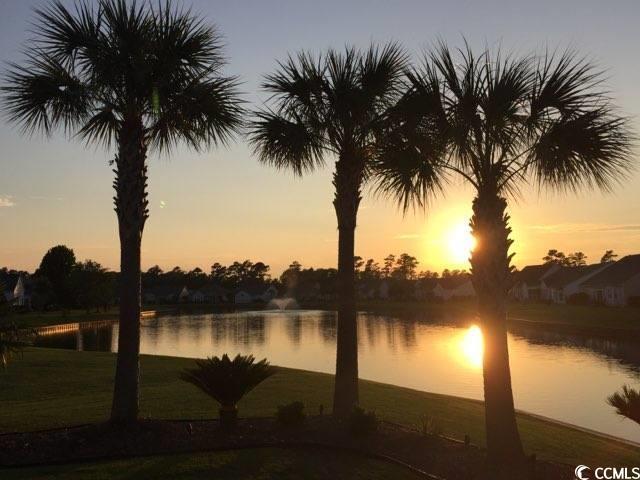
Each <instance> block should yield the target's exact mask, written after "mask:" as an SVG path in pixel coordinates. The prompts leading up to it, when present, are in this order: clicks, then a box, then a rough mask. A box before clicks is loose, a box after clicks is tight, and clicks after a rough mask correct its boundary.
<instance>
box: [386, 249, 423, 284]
mask: <svg viewBox="0 0 640 480" xmlns="http://www.w3.org/2000/svg"><path fill="white" fill-rule="evenodd" d="M418 264H419V262H418V260H417V259H416V257H412V256H411V255H409V254H408V253H402V254H401V255H400V256H399V257H398V259H397V260H396V266H395V268H394V269H393V272H392V276H393V277H395V278H400V279H402V280H413V279H414V278H415V276H416V269H417V268H418Z"/></svg>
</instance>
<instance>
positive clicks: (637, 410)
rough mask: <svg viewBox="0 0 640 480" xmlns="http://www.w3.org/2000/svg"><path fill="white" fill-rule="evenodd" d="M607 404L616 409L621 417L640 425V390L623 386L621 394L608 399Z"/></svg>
mask: <svg viewBox="0 0 640 480" xmlns="http://www.w3.org/2000/svg"><path fill="white" fill-rule="evenodd" d="M607 403H608V404H609V405H611V406H612V407H614V408H615V409H616V413H617V414H618V415H620V416H621V417H625V418H628V419H629V420H633V421H634V422H636V423H638V424H640V390H635V389H633V388H631V387H630V386H628V385H623V387H622V390H621V391H620V392H615V393H614V394H613V395H611V396H610V397H608V398H607Z"/></svg>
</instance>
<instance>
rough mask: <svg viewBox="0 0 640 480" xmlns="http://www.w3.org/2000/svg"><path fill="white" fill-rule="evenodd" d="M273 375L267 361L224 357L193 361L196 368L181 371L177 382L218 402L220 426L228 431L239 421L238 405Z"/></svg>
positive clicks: (274, 370) (239, 356) (251, 357)
mask: <svg viewBox="0 0 640 480" xmlns="http://www.w3.org/2000/svg"><path fill="white" fill-rule="evenodd" d="M276 372H277V370H276V368H275V367H272V366H271V365H269V362H267V359H266V358H263V359H262V360H260V361H259V362H256V361H255V358H254V357H253V355H247V356H243V355H240V354H238V355H236V357H235V358H234V359H233V360H231V359H230V358H229V356H228V355H227V354H226V353H225V354H224V355H222V357H220V358H218V357H209V358H206V359H204V360H196V368H185V369H184V370H182V372H180V379H181V380H184V381H185V382H188V383H191V384H192V385H195V386H196V387H198V388H199V389H200V390H202V391H203V392H204V393H206V394H207V395H209V396H210V397H211V398H213V399H214V400H215V401H217V402H218V403H219V404H220V411H219V414H220V423H221V425H222V426H223V427H225V428H230V429H231V428H233V427H235V426H236V423H237V421H238V402H239V401H240V400H242V397H244V396H245V395H246V394H247V393H249V392H250V391H251V390H253V389H254V388H255V387H257V386H258V385H259V384H261V383H262V382H263V381H265V380H266V379H267V378H269V377H271V376H272V375H275V374H276Z"/></svg>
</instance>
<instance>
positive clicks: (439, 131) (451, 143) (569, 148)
mask: <svg viewBox="0 0 640 480" xmlns="http://www.w3.org/2000/svg"><path fill="white" fill-rule="evenodd" d="M454 57H457V58H454ZM407 80H408V90H407V92H406V94H405V95H404V96H403V98H402V100H401V101H400V102H398V105H397V106H396V108H395V111H394V112H393V114H391V115H390V119H391V120H390V126H389V127H388V128H390V129H391V133H390V134H389V135H387V136H386V137H385V138H387V145H386V146H385V147H384V148H385V150H386V153H384V154H382V155H381V156H380V157H379V163H380V164H379V165H378V166H377V169H376V171H377V172H378V173H379V174H380V175H381V177H380V178H381V180H380V183H379V188H380V189H381V190H382V191H383V192H385V193H387V194H390V195H392V196H395V197H396V199H397V200H398V201H400V202H403V204H404V205H405V207H406V206H407V205H409V204H411V203H412V201H418V202H420V203H421V202H422V200H423V198H424V192H425V189H424V187H423V182H422V181H421V178H422V172H423V170H425V169H426V171H427V172H428V174H429V176H432V175H433V174H434V171H435V172H436V174H438V175H441V176H442V177H443V178H448V176H449V175H448V174H455V175H459V176H460V177H462V178H463V179H464V180H465V181H466V182H468V183H469V184H470V185H471V186H472V187H473V188H474V189H475V192H476V195H475V199H474V200H473V216H472V218H471V224H470V225H471V228H472V233H473V235H474V237H475V239H476V242H477V246H476V248H475V249H474V251H473V252H472V254H471V258H470V262H471V267H472V273H473V284H474V287H475V290H476V292H477V296H478V313H479V317H480V321H481V323H482V329H483V333H484V342H485V349H484V352H485V353H484V360H483V372H484V395H485V413H486V431H487V447H488V450H489V455H490V458H491V459H493V460H494V461H495V462H497V463H498V464H502V463H504V461H510V460H516V461H517V460H519V459H521V458H522V455H523V451H522V444H521V442H520V437H519V433H518V428H517V425H516V419H515V411H514V404H513V394H512V389H511V375H510V369H509V352H508V348H507V330H506V300H507V293H508V291H509V289H510V287H511V285H512V275H511V271H512V266H511V259H512V257H513V255H514V254H513V253H510V252H509V249H510V247H511V245H512V240H511V239H510V238H509V236H510V233H511V228H510V226H509V215H508V213H507V198H509V197H512V196H513V195H516V194H518V192H519V187H521V186H522V185H526V184H527V183H528V182H531V183H534V184H537V185H539V186H546V187H550V188H552V189H556V190H573V191H576V190H579V189H581V188H584V187H587V188H591V187H598V188H601V189H604V190H608V189H610V188H611V187H612V186H613V185H614V184H615V183H616V182H617V181H620V180H622V179H623V178H624V176H625V173H627V172H628V170H629V168H630V166H631V165H630V162H631V158H630V146H631V142H632V137H631V135H630V132H629V129H628V122H627V120H626V119H625V118H623V117H620V116H619V115H618V114H616V110H615V108H614V107H613V106H612V104H611V102H610V100H609V98H608V97H607V96H606V94H605V92H604V90H603V89H602V86H601V75H600V73H599V72H597V71H596V70H594V67H593V66H592V65H590V64H589V63H588V62H586V61H584V60H582V59H580V58H577V57H576V55H575V54H574V53H572V52H565V53H562V54H546V55H543V56H533V55H530V56H525V57H523V58H516V57H503V56H501V55H500V54H497V55H492V54H490V53H488V52H483V53H482V54H481V55H475V54H474V53H473V52H472V51H471V50H470V49H469V48H468V47H467V48H466V49H463V50H460V51H459V52H458V55H457V56H456V55H454V54H452V52H451V51H450V49H449V48H448V47H447V46H446V45H444V44H442V43H441V44H439V45H438V46H437V47H436V48H435V49H434V51H433V52H432V53H430V54H427V56H426V58H425V59H424V63H423V66H422V67H421V68H419V69H414V70H412V71H410V72H408V74H407ZM425 165H430V166H431V167H430V168H427V167H426V166H425Z"/></svg>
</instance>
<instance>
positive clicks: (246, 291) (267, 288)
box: [234, 282, 278, 304]
mask: <svg viewBox="0 0 640 480" xmlns="http://www.w3.org/2000/svg"><path fill="white" fill-rule="evenodd" d="M277 295H278V290H276V288H275V287H274V286H273V285H266V284H264V283H260V282H245V283H243V284H241V285H240V286H239V287H238V288H237V289H236V292H235V295H234V302H235V303H237V304H248V303H254V302H263V303H268V302H270V301H271V300H273V299H274V298H276V296H277Z"/></svg>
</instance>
